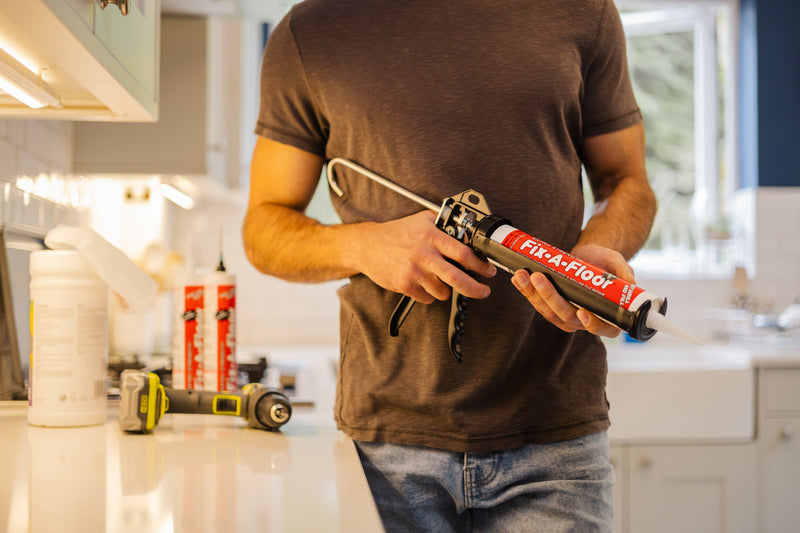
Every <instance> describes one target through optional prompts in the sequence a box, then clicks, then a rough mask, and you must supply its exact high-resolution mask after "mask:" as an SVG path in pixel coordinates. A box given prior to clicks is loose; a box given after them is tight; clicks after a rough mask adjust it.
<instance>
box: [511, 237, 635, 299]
mask: <svg viewBox="0 0 800 533" xmlns="http://www.w3.org/2000/svg"><path fill="white" fill-rule="evenodd" d="M502 244H503V246H505V247H506V248H508V249H510V250H513V251H515V252H517V253H518V254H520V255H522V256H524V257H527V258H528V259H530V260H532V261H535V262H536V263H538V264H540V265H542V266H543V267H545V268H547V269H548V270H550V271H551V272H554V273H556V274H558V275H560V276H563V277H565V278H567V279H570V280H572V281H574V282H576V283H578V284H580V285H581V286H583V287H585V288H586V289H589V290H590V291H592V292H595V293H597V294H600V295H602V296H603V297H604V298H606V299H607V300H611V301H612V302H614V303H615V304H618V305H620V306H622V307H624V308H625V309H629V306H630V304H631V302H632V301H633V300H634V298H636V296H638V295H639V294H640V293H642V292H644V289H642V288H641V287H637V286H636V285H633V284H631V283H628V282H626V281H623V280H621V279H619V278H618V277H616V276H614V275H613V274H610V273H608V272H605V271H604V270H602V269H601V268H598V267H596V266H594V265H591V264H589V263H587V262H585V261H581V260H580V259H578V258H577V257H574V256H572V255H570V254H568V253H567V252H564V251H562V250H559V249H558V248H556V247H555V246H552V245H550V244H547V243H546V242H543V241H540V240H539V239H536V238H535V237H531V236H530V235H528V234H527V233H525V232H523V231H520V230H514V231H512V232H510V233H509V234H508V235H507V236H506V237H505V239H503V242H502Z"/></svg>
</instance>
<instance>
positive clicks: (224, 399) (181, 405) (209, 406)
mask: <svg viewBox="0 0 800 533" xmlns="http://www.w3.org/2000/svg"><path fill="white" fill-rule="evenodd" d="M166 394H167V399H168V400H169V405H168V406H167V412H168V413H188V414H204V415H214V414H216V415H234V416H244V413H245V407H246V400H245V399H244V396H243V394H242V393H241V392H212V391H198V390H178V389H166Z"/></svg>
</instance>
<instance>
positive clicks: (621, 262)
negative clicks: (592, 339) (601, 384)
mask: <svg viewBox="0 0 800 533" xmlns="http://www.w3.org/2000/svg"><path fill="white" fill-rule="evenodd" d="M571 254H572V255H574V256H575V257H577V258H579V259H582V260H584V261H586V262H587V263H590V264H592V265H594V266H596V267H598V268H601V269H603V270H605V271H607V272H610V273H611V274H614V275H615V276H617V277H618V278H621V279H623V280H625V281H628V282H630V283H635V280H634V275H633V269H632V268H631V267H630V265H629V264H628V263H627V262H626V261H625V258H624V257H623V256H622V255H621V254H620V253H619V252H616V251H614V250H611V249H610V248H605V247H603V246H599V245H596V244H584V245H579V246H576V247H575V248H574V249H573V250H572V252H571ZM511 282H512V283H513V284H514V286H515V287H516V288H517V290H519V292H520V293H522V295H523V296H525V298H527V299H528V301H529V302H530V303H531V305H532V306H533V307H534V308H535V309H536V311H538V312H539V314H540V315H542V316H543V317H544V318H545V319H547V320H548V321H549V322H551V323H552V324H553V325H555V326H556V327H558V328H559V329H561V330H563V331H566V332H568V333H572V332H575V331H578V330H586V331H588V332H589V333H593V334H595V335H600V336H603V337H616V336H618V335H619V334H620V332H621V330H620V329H619V328H618V327H617V326H614V325H611V324H609V323H608V322H605V321H604V320H602V319H600V318H599V317H597V316H596V315H594V314H592V313H590V312H588V311H586V310H585V309H580V308H576V307H575V306H574V305H572V304H571V303H570V302H568V301H567V300H565V299H564V297H562V296H561V295H560V294H559V293H558V291H557V290H556V288H555V287H554V286H553V284H552V283H551V282H550V280H548V279H547V277H546V276H545V275H544V274H541V273H538V272H534V273H533V274H528V272H526V271H524V270H518V271H517V272H516V273H515V274H514V277H513V278H511Z"/></svg>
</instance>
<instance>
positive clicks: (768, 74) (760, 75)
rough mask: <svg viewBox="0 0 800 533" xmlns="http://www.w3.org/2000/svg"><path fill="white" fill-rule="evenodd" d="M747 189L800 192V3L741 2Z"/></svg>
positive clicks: (741, 139) (742, 128) (775, 0)
mask: <svg viewBox="0 0 800 533" xmlns="http://www.w3.org/2000/svg"><path fill="white" fill-rule="evenodd" d="M740 37H741V41H740V53H741V68H740V80H739V88H740V99H741V100H740V105H739V112H740V115H739V118H740V120H739V125H740V136H739V144H740V146H739V148H740V172H741V183H742V186H743V187H754V186H758V187H785V186H800V1H798V0H741V33H740Z"/></svg>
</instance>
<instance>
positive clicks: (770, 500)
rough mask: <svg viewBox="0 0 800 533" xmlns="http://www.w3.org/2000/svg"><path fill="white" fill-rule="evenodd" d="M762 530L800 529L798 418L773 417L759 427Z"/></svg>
mask: <svg viewBox="0 0 800 533" xmlns="http://www.w3.org/2000/svg"><path fill="white" fill-rule="evenodd" d="M761 436H762V440H761V446H762V448H761V450H762V461H763V463H762V468H763V475H764V480H763V488H764V490H763V491H762V493H761V503H762V508H763V512H762V523H763V524H762V531H763V532H764V533H797V532H798V531H800V418H773V419H767V420H764V421H763V426H762V429H761Z"/></svg>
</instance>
